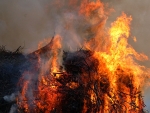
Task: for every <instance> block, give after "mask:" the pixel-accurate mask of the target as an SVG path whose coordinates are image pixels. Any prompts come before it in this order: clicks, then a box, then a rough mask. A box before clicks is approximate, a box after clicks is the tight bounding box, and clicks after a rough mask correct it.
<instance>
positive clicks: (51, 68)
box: [18, 0, 149, 113]
mask: <svg viewBox="0 0 150 113" xmlns="http://www.w3.org/2000/svg"><path fill="white" fill-rule="evenodd" d="M69 4H72V5H73V4H78V2H77V0H76V1H75V2H74V1H73V0H71V1H70V2H69ZM79 13H80V16H81V14H82V16H84V17H85V18H86V19H87V21H88V22H89V23H90V25H91V26H92V27H91V28H89V29H90V30H89V29H88V30H87V32H92V34H94V35H92V37H90V38H89V39H88V40H86V41H85V42H84V44H83V47H84V49H87V50H88V52H91V53H90V55H91V56H90V55H89V54H88V55H89V57H88V58H87V59H86V57H83V56H84V55H85V56H86V54H81V55H80V57H81V58H82V57H83V58H85V59H84V63H85V64H86V66H87V67H88V69H87V70H86V69H85V68H84V67H83V68H82V66H80V68H81V70H80V71H81V72H82V73H80V74H79V73H78V72H76V69H74V68H73V69H74V70H75V71H73V72H74V73H75V75H74V73H73V74H72V73H71V72H69V71H68V70H67V69H66V72H62V70H61V69H60V65H61V64H60V62H59V60H60V59H59V58H60V57H62V56H61V55H60V49H63V48H62V44H61V40H62V38H61V36H59V35H56V36H55V37H54V39H53V40H52V41H53V43H52V46H50V47H49V51H48V53H44V55H43V54H42V55H40V53H36V55H37V56H38V66H39V67H40V68H39V69H37V71H38V72H35V73H38V75H37V82H36V85H35V87H36V88H37V91H34V90H33V91H31V90H32V88H30V85H33V84H31V83H30V82H31V81H32V80H36V79H31V78H32V77H29V78H28V79H27V80H26V78H25V77H24V76H23V77H22V78H23V79H25V80H24V82H23V88H22V90H21V94H20V95H21V96H20V98H19V99H18V104H19V106H20V107H21V108H23V109H25V110H24V111H25V112H27V113H30V112H31V111H33V112H37V113H39V112H41V111H44V112H45V113H49V112H50V111H53V110H54V109H55V108H58V107H59V104H60V103H61V102H60V100H61V99H62V98H63V95H65V94H64V92H63V93H60V92H61V91H60V92H59V88H60V87H61V88H62V87H63V88H64V87H65V88H66V89H67V91H68V90H69V91H73V90H76V89H78V88H81V89H83V90H84V91H83V92H84V93H85V92H86V93H85V94H87V95H86V96H85V97H83V109H82V113H87V112H88V109H89V108H88V107H89V106H88V105H92V106H94V107H95V108H94V107H93V108H91V109H92V110H91V111H90V112H91V113H97V112H95V109H96V107H97V109H96V110H97V111H99V112H98V113H142V112H141V111H142V110H143V104H144V103H143V100H142V97H141V94H142V92H141V89H142V88H143V86H144V84H145V83H144V82H145V80H146V78H147V77H148V76H149V74H148V69H147V68H146V67H144V66H141V65H139V64H138V63H137V61H142V60H148V57H147V56H146V55H144V54H142V53H138V52H136V51H135V50H134V48H133V47H132V46H131V45H130V44H129V43H128V39H129V38H130V37H131V36H130V26H131V21H132V17H131V16H127V15H126V14H125V13H122V14H121V16H119V17H118V18H117V19H116V21H114V22H112V24H111V27H110V28H109V29H106V28H105V22H106V20H107V17H106V15H105V13H106V12H105V10H104V4H103V3H102V2H101V1H100V0H96V1H95V2H90V1H89V0H84V1H83V2H82V3H81V6H80V10H79ZM93 15H98V16H94V17H95V18H92V16H93ZM91 18H92V19H91ZM99 19H100V21H99ZM133 40H134V41H135V42H136V38H135V37H134V38H133ZM41 47H42V43H40V44H39V48H41ZM83 52H87V51H83ZM78 53H79V54H80V51H79V52H75V55H76V54H78ZM73 55H74V53H72V54H71V55H70V56H69V58H70V57H72V56H73ZM88 55H87V56H88ZM63 57H64V56H63ZM75 58H76V57H75ZM77 58H78V57H77ZM70 59H71V58H70ZM73 60H76V59H73ZM88 61H89V62H88ZM93 62H94V63H93ZM95 62H96V63H95ZM75 63H77V64H78V62H73V61H71V66H72V65H73V66H75V65H76V64H75ZM79 63H80V62H79ZM78 65H80V64H78ZM89 65H92V66H91V67H94V66H96V67H95V68H96V69H93V70H92V69H89V67H90V66H89ZM38 66H37V67H38ZM86 66H85V67H86ZM68 67H69V69H70V65H69V66H68ZM64 70H65V69H64ZM85 70H86V71H85ZM89 70H90V71H89ZM87 71H89V72H87ZM76 73H77V74H76ZM32 76H33V75H32ZM61 77H62V78H63V77H64V78H63V80H62V81H61V80H59V78H61ZM67 77H68V78H69V79H67ZM71 77H73V80H74V81H73V80H72V79H71V80H70V78H71ZM77 77H79V78H80V80H76V79H77ZM35 78H36V77H35ZM90 83H91V84H90ZM81 84H82V85H81ZM89 87H90V88H89ZM36 88H35V89H36ZM61 88H60V89H61ZM88 88H89V89H88ZM33 89H34V88H33ZM87 89H88V90H87ZM29 90H30V91H31V92H32V96H33V98H34V99H33V100H30V98H29V97H27V96H29V95H30V94H28V92H27V91H29ZM97 92H98V93H97ZM79 93H80V92H79ZM66 95H67V93H66ZM88 99H89V100H90V101H88ZM97 100H98V101H97ZM29 103H30V104H29ZM31 105H33V108H31ZM90 107H91V106H90ZM58 109H59V110H60V108H58ZM60 111H61V110H60Z"/></svg>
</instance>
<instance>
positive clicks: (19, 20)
mask: <svg viewBox="0 0 150 113" xmlns="http://www.w3.org/2000/svg"><path fill="white" fill-rule="evenodd" d="M79 3H80V2H79V0H77V1H76V2H75V1H71V0H70V1H67V0H63V1H62V0H51V1H49V0H32V1H31V0H26V1H25V0H19V1H18V0H13V1H9V0H6V1H0V40H1V41H0V45H5V46H6V48H8V49H9V50H15V49H16V48H18V47H19V46H20V45H21V46H24V49H23V51H24V52H31V51H33V50H36V49H37V45H38V43H39V41H41V40H43V39H44V38H50V37H52V36H53V35H54V34H60V35H61V36H62V37H63V38H64V39H63V40H64V41H65V42H66V45H67V46H68V47H70V45H71V47H70V49H72V48H73V49H74V48H77V47H80V46H81V45H80V43H81V42H82V40H81V32H82V31H83V30H84V28H85V26H86V25H85V24H84V23H85V20H84V19H83V18H82V17H78V16H76V15H77V13H78V12H77V11H78V10H76V9H78V4H79ZM74 6H75V7H74ZM66 40H67V41H66Z"/></svg>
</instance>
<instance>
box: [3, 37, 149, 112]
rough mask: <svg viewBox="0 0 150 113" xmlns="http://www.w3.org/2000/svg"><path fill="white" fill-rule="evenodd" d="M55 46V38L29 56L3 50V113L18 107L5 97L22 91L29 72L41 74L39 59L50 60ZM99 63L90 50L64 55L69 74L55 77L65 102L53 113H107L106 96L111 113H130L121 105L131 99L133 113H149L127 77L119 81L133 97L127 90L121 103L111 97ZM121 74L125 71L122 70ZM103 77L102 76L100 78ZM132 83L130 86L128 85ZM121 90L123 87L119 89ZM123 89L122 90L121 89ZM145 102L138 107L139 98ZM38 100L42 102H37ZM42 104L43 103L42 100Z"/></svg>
mask: <svg viewBox="0 0 150 113" xmlns="http://www.w3.org/2000/svg"><path fill="white" fill-rule="evenodd" d="M52 44H53V38H52V40H51V42H50V43H49V44H48V45H46V46H44V47H43V48H41V49H39V50H36V51H34V52H32V53H30V54H28V55H23V54H22V53H21V52H20V50H19V48H18V49H17V50H16V51H15V52H10V51H7V50H5V47H4V46H1V47H0V84H1V85H0V113H8V112H9V111H10V109H11V106H12V105H14V103H16V100H14V101H10V102H9V101H7V99H5V98H4V97H5V96H6V95H11V94H12V93H14V92H16V91H20V88H19V86H18V84H17V83H18V80H19V78H20V77H21V75H22V73H23V72H24V71H25V70H30V71H35V72H36V71H37V70H38V69H37V67H35V66H36V65H37V64H38V61H37V59H38V57H37V55H36V54H37V53H38V54H40V55H41V56H45V57H47V58H48V55H47V53H48V52H49V51H51V50H50V48H51V46H52ZM99 63H101V62H99V61H98V60H97V59H96V58H94V57H93V52H92V51H90V50H83V49H80V50H78V51H75V52H65V51H64V53H63V66H61V68H60V70H61V69H62V67H63V68H64V70H65V72H59V73H54V76H56V74H61V76H60V77H59V78H56V81H57V82H59V83H60V84H61V85H60V86H59V88H58V93H60V94H62V98H61V99H59V104H58V106H56V107H55V108H54V109H53V110H52V111H49V112H50V113H83V112H84V113H105V111H103V109H104V107H105V103H104V98H105V97H104V95H107V96H108V97H109V98H111V100H112V101H110V103H111V106H109V109H108V111H109V113H126V106H125V103H126V101H121V100H123V99H125V98H126V97H127V96H130V98H131V99H132V103H128V104H129V105H130V107H131V111H132V110H137V113H146V112H147V111H145V110H144V109H143V108H144V107H145V104H144V101H143V97H142V95H141V92H140V91H136V90H135V88H134V86H133V84H132V77H129V76H126V78H120V80H118V81H122V83H123V84H125V86H126V87H127V88H128V89H130V90H131V93H130V94H126V93H124V92H123V90H121V89H120V90H119V91H118V92H117V94H118V95H119V98H122V99H120V100H118V99H117V98H116V97H115V95H114V96H113V97H112V96H111V95H110V92H111V89H110V84H109V79H108V78H107V76H105V73H98V65H99ZM118 70H119V71H123V70H121V69H118ZM98 74H101V75H98ZM93 75H95V76H96V75H97V76H101V78H100V80H97V79H95V78H94V77H93ZM127 81H128V82H127ZM118 87H119V86H118ZM118 89H119V88H118ZM91 92H92V93H93V95H94V99H92V100H91ZM137 97H138V98H139V100H141V101H140V102H141V103H140V105H141V106H137V105H136V102H135V98H137ZM37 100H38V99H37ZM38 101H40V100H38ZM45 111H46V110H44V109H42V110H40V109H38V108H36V111H35V113H45ZM17 112H18V113H25V111H24V110H23V109H22V108H19V107H18V111H17Z"/></svg>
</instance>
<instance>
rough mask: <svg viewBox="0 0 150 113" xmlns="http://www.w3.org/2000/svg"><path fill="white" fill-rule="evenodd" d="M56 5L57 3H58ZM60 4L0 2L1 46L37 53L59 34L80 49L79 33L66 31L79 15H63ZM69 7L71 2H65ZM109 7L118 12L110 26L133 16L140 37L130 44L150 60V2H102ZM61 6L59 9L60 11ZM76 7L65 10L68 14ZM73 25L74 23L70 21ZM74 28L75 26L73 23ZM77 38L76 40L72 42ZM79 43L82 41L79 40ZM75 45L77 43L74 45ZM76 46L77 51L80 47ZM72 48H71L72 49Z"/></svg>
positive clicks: (149, 105) (38, 0) (46, 0)
mask: <svg viewBox="0 0 150 113" xmlns="http://www.w3.org/2000/svg"><path fill="white" fill-rule="evenodd" d="M54 1H55V2H54ZM56 1H57V0H0V45H4V46H5V47H6V48H7V49H8V50H12V51H15V50H16V49H17V48H18V47H19V46H22V47H24V49H23V52H24V53H29V52H32V51H34V50H36V49H37V45H38V43H39V42H40V41H41V40H43V39H47V38H50V37H52V36H53V35H55V33H59V34H61V35H63V36H64V37H66V38H65V39H64V40H67V44H71V45H74V44H75V43H76V44H77V45H80V44H79V42H81V40H80V39H79V38H78V37H79V36H78V33H79V34H80V32H79V31H77V30H74V29H72V30H70V31H69V32H66V31H65V30H64V26H65V24H64V23H67V21H66V18H68V16H70V15H71V16H72V18H75V20H81V22H82V21H83V20H82V19H81V18H80V19H79V18H76V17H75V13H76V12H74V14H73V15H72V14H68V13H66V14H63V13H62V9H58V8H57V7H59V5H60V4H57V2H56ZM61 1H62V2H63V4H66V3H67V2H68V1H67V0H61ZM101 1H103V2H105V3H108V4H109V7H110V8H113V9H114V11H113V12H112V13H111V14H110V16H109V17H108V20H107V26H108V27H109V26H110V23H111V22H113V21H114V20H116V18H117V17H118V16H120V15H121V13H122V12H125V13H126V14H127V15H131V16H132V18H133V21H132V24H131V37H134V36H135V37H136V38H137V42H133V41H132V40H129V43H130V44H131V45H132V46H133V47H134V48H135V50H136V51H138V52H142V53H144V54H146V55H147V56H149V57H150V49H149V48H150V44H149V43H150V38H149V37H150V32H149V30H150V7H149V6H150V1H149V0H101ZM56 6H57V7H56ZM67 9H71V10H73V7H71V8H70V7H68V6H67V7H65V8H64V9H63V12H65V10H67ZM68 21H70V23H71V22H72V21H71V19H70V20H68ZM71 24H72V23H71ZM73 26H74V27H77V26H79V28H83V27H84V24H81V23H78V21H75V22H74V25H73ZM70 37H73V39H70ZM76 39H78V40H76ZM74 42H75V43H74ZM77 45H74V47H73V49H74V48H75V47H76V46H77ZM68 46H69V45H68ZM142 64H143V65H145V66H147V67H150V62H149V61H145V62H143V63H142ZM149 95H150V88H148V89H146V90H145V94H144V96H145V103H146V105H147V108H148V109H149V110H150V102H149V101H150V96H149Z"/></svg>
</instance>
